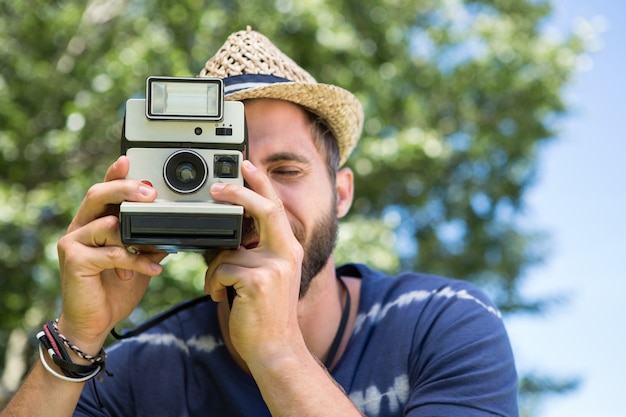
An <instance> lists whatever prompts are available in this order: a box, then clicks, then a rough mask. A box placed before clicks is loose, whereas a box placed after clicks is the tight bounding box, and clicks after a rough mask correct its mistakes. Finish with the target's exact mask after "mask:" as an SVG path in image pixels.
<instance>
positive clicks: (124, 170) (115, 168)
mask: <svg viewBox="0 0 626 417" xmlns="http://www.w3.org/2000/svg"><path fill="white" fill-rule="evenodd" d="M129 167H130V162H129V161H128V157H126V156H125V155H122V156H120V157H119V158H117V161H115V162H113V164H111V166H110V167H109V169H108V170H107V172H106V174H105V175H104V180H105V181H113V180H120V179H123V178H126V176H127V175H128V169H129Z"/></svg>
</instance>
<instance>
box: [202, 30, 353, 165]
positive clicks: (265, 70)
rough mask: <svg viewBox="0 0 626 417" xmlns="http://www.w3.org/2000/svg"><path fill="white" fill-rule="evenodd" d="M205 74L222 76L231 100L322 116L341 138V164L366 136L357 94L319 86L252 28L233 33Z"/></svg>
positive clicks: (209, 64)
mask: <svg viewBox="0 0 626 417" xmlns="http://www.w3.org/2000/svg"><path fill="white" fill-rule="evenodd" d="M199 76H200V77H218V78H222V79H223V80H224V97H225V99H226V100H244V99H251V98H274V99H281V100H287V101H290V102H292V103H296V104H299V105H301V106H303V107H305V108H307V109H308V110H310V111H312V112H313V113H315V114H317V115H319V116H321V117H322V118H323V119H324V120H325V121H326V123H327V124H328V126H329V127H330V129H331V130H332V131H333V133H334V134H335V137H336V138H337V142H338V144H339V153H340V161H339V165H343V164H344V162H346V160H347V159H348V156H349V155H350V152H352V150H353V149H354V147H355V145H356V143H357V141H358V140H359V137H360V136H361V129H362V128H363V108H362V106H361V103H359V101H358V100H357V99H356V97H355V96H354V95H353V94H352V93H350V92H349V91H347V90H344V89H343V88H340V87H337V86H334V85H329V84H320V83H318V82H317V81H316V80H315V78H313V76H311V74H309V73H308V72H306V71H305V70H304V69H302V68H301V67H300V66H299V65H298V64H296V63H295V62H294V61H293V60H292V59H291V58H289V57H288V56H287V55H285V54H284V53H283V52H281V51H280V50H279V49H278V48H277V47H276V46H275V45H274V44H272V43H271V42H270V40H269V39H267V38H266V37H265V36H263V35H261V34H260V33H258V32H255V31H253V30H252V29H250V27H249V26H248V28H247V30H242V31H240V32H236V33H233V34H232V35H230V36H229V37H228V38H227V39H226V42H225V43H224V45H223V46H222V47H221V48H220V50H219V51H218V52H217V53H216V54H215V56H213V57H212V58H210V59H209V60H208V61H207V63H206V64H205V66H204V69H203V70H202V71H200V74H199Z"/></svg>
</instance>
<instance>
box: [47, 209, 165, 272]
mask: <svg viewBox="0 0 626 417" xmlns="http://www.w3.org/2000/svg"><path fill="white" fill-rule="evenodd" d="M58 246H59V258H60V259H61V261H62V263H63V266H62V270H66V269H67V268H68V267H70V266H69V265H89V266H88V267H83V268H84V269H86V270H89V271H90V273H99V272H100V271H103V270H105V269H118V270H119V271H118V276H119V277H120V278H123V279H129V278H132V276H133V274H132V271H136V272H139V273H142V274H145V275H150V276H154V275H158V274H159V273H160V272H161V269H162V268H161V266H160V265H159V264H158V262H159V261H160V260H161V259H163V257H165V254H164V253H150V254H136V253H135V254H134V253H131V252H129V251H128V250H127V248H126V247H125V246H124V245H122V242H121V239H120V235H119V220H118V219H117V217H115V216H106V217H102V218H99V219H96V220H94V221H93V222H91V223H89V224H88V225H86V226H84V227H82V228H80V229H78V230H76V231H75V232H73V233H71V234H68V235H66V236H64V237H63V238H61V239H60V240H59V244H58ZM77 256H78V258H76V257H77ZM70 268H71V267H70ZM79 269H80V267H79ZM127 271H130V272H127Z"/></svg>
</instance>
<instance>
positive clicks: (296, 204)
mask: <svg viewBox="0 0 626 417" xmlns="http://www.w3.org/2000/svg"><path fill="white" fill-rule="evenodd" d="M245 109H246V121H247V125H248V140H249V158H250V161H251V162H252V163H253V164H254V165H255V166H256V167H257V168H258V169H260V170H262V171H263V172H265V173H266V175H267V176H268V177H269V179H270V181H271V183H272V186H273V187H274V190H275V191H276V193H277V194H278V197H279V198H280V199H281V200H282V202H283V205H284V207H285V212H286V213H287V217H288V219H289V223H290V224H291V229H292V231H293V233H294V236H295V237H296V239H298V241H299V242H300V244H301V245H302V247H303V248H304V259H303V262H302V278H301V284H300V298H302V297H303V296H304V295H305V294H306V292H307V290H308V288H309V284H310V283H311V281H312V279H313V277H314V276H315V275H317V273H318V272H319V271H320V270H321V269H322V267H323V266H324V265H325V264H326V262H328V259H329V257H330V255H331V254H332V251H333V249H334V246H335V242H336V237H337V228H338V222H337V217H338V216H337V194H336V189H335V184H333V183H332V182H331V179H330V178H329V175H328V169H327V167H326V162H325V158H324V156H323V155H322V154H321V153H320V151H319V150H318V148H317V147H316V146H315V144H314V142H313V139H312V131H311V124H310V121H309V118H308V117H307V114H306V113H305V111H304V110H303V109H302V108H300V107H299V106H297V105H295V104H292V103H289V102H286V101H282V100H270V99H257V100H250V101H247V102H246V105H245ZM257 243H258V236H257V233H256V231H255V230H254V223H253V221H252V219H250V218H244V225H243V233H242V245H243V246H244V247H246V248H249V249H250V248H253V247H255V246H256V245H257Z"/></svg>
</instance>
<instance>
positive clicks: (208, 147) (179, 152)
mask: <svg viewBox="0 0 626 417" xmlns="http://www.w3.org/2000/svg"><path fill="white" fill-rule="evenodd" d="M146 90H147V91H146V99H130V100H128V101H127V102H126V114H125V116H124V127H123V131H122V143H121V145H122V154H125V155H127V156H128V158H129V160H130V172H129V173H128V178H134V179H137V180H140V181H144V182H146V183H148V184H150V185H152V187H154V188H155V189H156V190H157V199H156V200H155V201H154V202H152V203H136V202H124V203H122V205H121V207H120V222H121V235H122V242H123V243H124V244H125V245H128V246H134V247H136V246H143V245H147V246H154V247H156V248H158V249H161V250H166V251H168V252H177V251H179V250H190V251H205V250H207V249H225V248H236V247H238V246H239V244H240V242H241V227H242V219H243V207H241V206H236V205H231V204H227V203H220V202H217V201H214V200H212V199H211V195H210V193H209V188H210V187H211V184H213V183H215V182H224V183H234V184H243V178H242V177H241V170H240V166H241V162H242V161H243V159H244V158H247V154H246V152H247V131H246V122H245V115H244V107H243V103H241V102H236V101H224V86H223V83H222V80H221V79H219V78H177V77H149V78H148V79H147V81H146Z"/></svg>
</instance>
